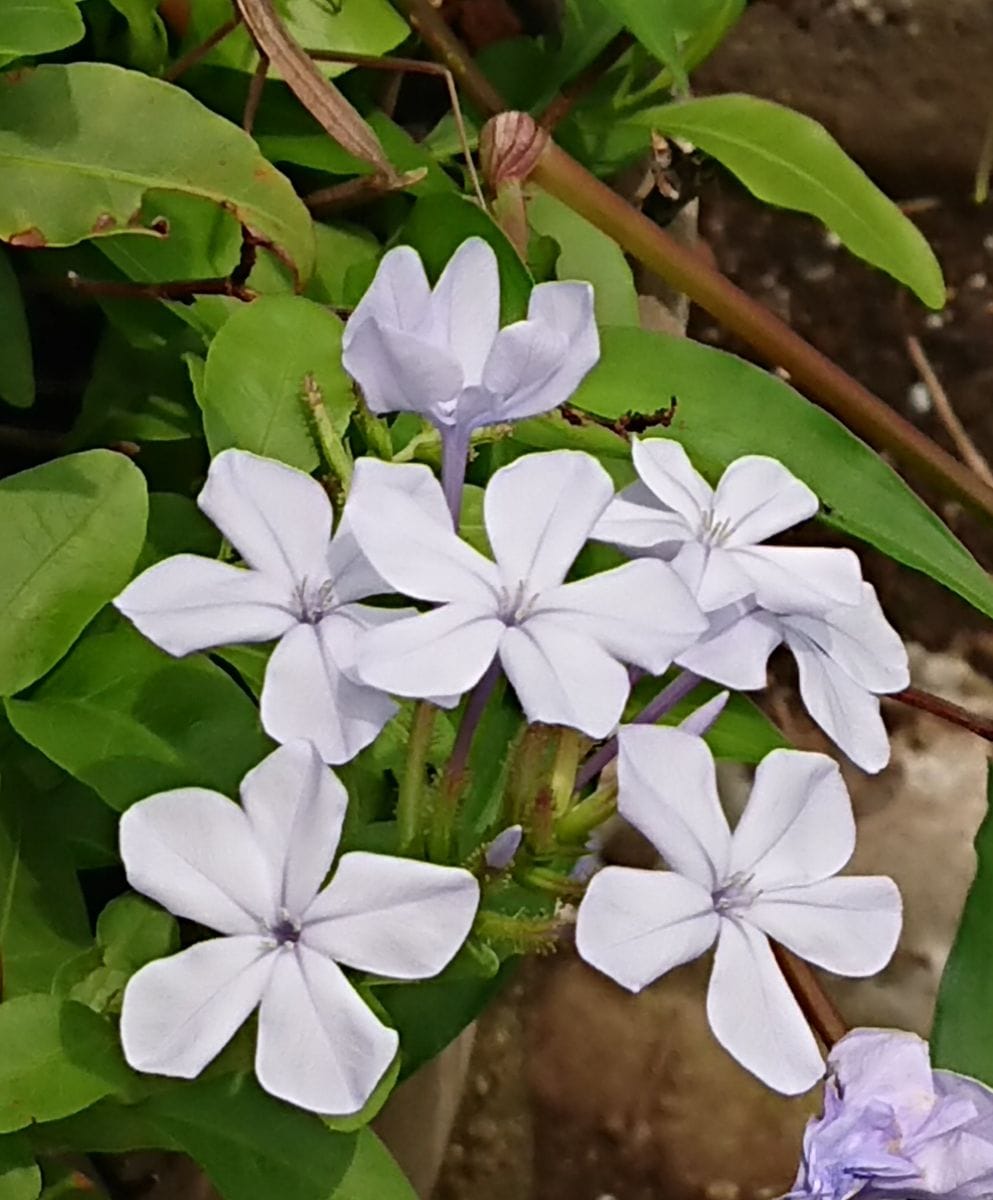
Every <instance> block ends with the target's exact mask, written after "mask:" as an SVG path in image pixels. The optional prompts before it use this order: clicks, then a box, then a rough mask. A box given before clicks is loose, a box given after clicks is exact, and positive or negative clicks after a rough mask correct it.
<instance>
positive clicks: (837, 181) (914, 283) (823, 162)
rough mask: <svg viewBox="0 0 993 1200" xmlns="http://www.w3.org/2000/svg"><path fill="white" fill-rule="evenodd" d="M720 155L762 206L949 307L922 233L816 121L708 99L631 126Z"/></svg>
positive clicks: (655, 112) (753, 101)
mask: <svg viewBox="0 0 993 1200" xmlns="http://www.w3.org/2000/svg"><path fill="white" fill-rule="evenodd" d="M630 119H631V120H633V121H637V122H638V123H641V124H644V125H648V126H650V127H651V128H653V129H658V130H660V131H661V132H662V133H666V134H670V135H672V136H673V137H680V138H687V139H688V140H689V141H691V142H692V143H693V144H694V145H696V146H699V147H700V148H701V149H702V150H705V151H706V152H707V153H708V154H712V155H713V156H714V158H716V159H718V160H719V161H720V162H722V163H723V164H724V166H726V167H727V168H728V169H729V170H731V171H733V172H734V173H735V175H737V176H738V178H739V179H740V180H741V181H742V183H743V184H744V185H745V186H746V187H747V188H748V189H749V191H751V192H753V193H754V194H755V195H756V196H758V198H759V199H760V200H765V201H767V202H768V203H770V204H778V205H779V206H781V207H782V208H792V209H796V210H797V211H799V212H805V213H810V214H811V215H813V216H815V217H817V218H818V219H819V220H821V221H823V222H824V224H825V225H826V226H827V227H828V228H829V229H831V230H833V231H834V232H835V233H836V234H837V235H838V237H839V238H841V240H842V241H843V242H844V244H845V245H846V246H847V247H848V249H849V250H851V251H852V252H853V253H854V254H857V255H859V257H860V258H864V259H865V260H866V261H867V262H870V263H872V264H873V266H876V267H881V268H882V269H883V270H884V271H887V272H889V274H890V275H892V276H893V277H894V278H895V279H899V280H900V282H901V283H904V284H906V285H907V287H909V288H910V289H911V290H912V291H914V292H916V293H917V295H918V296H919V297H920V298H921V299H922V300H923V301H924V303H925V304H927V305H930V307H931V308H941V307H942V306H943V305H944V303H945V283H944V280H943V279H942V276H941V267H940V266H939V265H938V260H937V259H936V258H935V256H934V253H933V252H932V250H931V247H930V246H929V245H928V244H927V242H926V241H925V239H924V236H923V234H922V233H921V232H920V230H919V229H918V228H917V226H916V225H914V223H913V222H912V221H911V220H910V219H909V218H907V217H905V216H904V215H903V213H902V212H901V211H900V210H899V209H898V208H897V206H896V205H895V204H894V203H893V202H892V201H891V200H888V199H887V198H886V196H884V195H883V193H882V192H881V191H880V190H879V188H877V187H876V185H875V184H874V183H873V182H872V180H871V179H870V178H869V177H868V175H866V174H865V172H864V171H863V170H862V169H861V167H859V166H857V165H856V164H855V163H854V162H852V160H851V159H850V158H849V157H848V155H847V154H845V152H844V151H843V150H842V149H841V147H840V146H839V145H838V143H837V142H836V141H835V140H834V138H833V137H831V135H830V134H829V133H828V132H827V130H826V129H824V127H823V126H821V125H819V124H818V123H817V122H816V121H813V120H811V118H810V117H806V116H804V115H803V114H802V113H798V112H794V111H793V110H792V109H790V108H784V107H783V106H782V105H780V104H773V103H772V102H771V101H769V100H759V99H757V98H756V97H755V96H739V95H729V96H705V97H703V98H702V99H700V100H688V101H685V102H683V103H680V104H666V105H663V106H661V107H657V108H650V109H646V110H644V111H643V112H641V113H639V114H637V115H635V116H633V117H632V118H630Z"/></svg>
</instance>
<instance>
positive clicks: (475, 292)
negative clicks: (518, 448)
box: [342, 238, 600, 511]
mask: <svg viewBox="0 0 993 1200" xmlns="http://www.w3.org/2000/svg"><path fill="white" fill-rule="evenodd" d="M342 350H343V354H342V362H343V363H344V366H345V370H346V371H348V373H349V374H350V375H351V376H352V377H353V378H354V379H355V380H356V382H357V383H358V384H359V386H360V387H361V388H362V392H363V394H364V395H365V398H366V402H367V403H368V405H369V407H370V408H371V409H372V411H373V412H376V413H390V412H400V411H404V412H415V413H419V414H420V415H421V416H423V417H426V418H427V420H429V421H431V422H432V424H434V425H435V426H436V427H437V429H438V431H439V432H440V434H441V437H442V443H443V462H442V474H443V482H444V485H445V495H446V497H447V499H448V502H449V504H450V505H451V506H452V507H453V511H457V508H458V499H459V494H460V492H461V486H462V477H463V472H464V470H465V458H466V453H467V451H468V448H469V438H470V436H471V434H472V432H473V430H475V429H479V428H481V427H482V426H484V425H498V424H503V423H504V422H507V421H519V420H522V419H523V418H524V417H533V416H536V415H537V414H539V413H544V412H548V411H550V410H551V409H553V408H556V407H557V406H558V405H560V404H562V403H563V402H564V401H566V400H568V399H569V397H570V396H571V395H572V393H573V392H574V391H575V390H576V388H577V387H578V386H579V384H580V382H581V381H582V379H583V377H584V376H585V375H586V374H587V372H588V371H589V370H590V369H591V368H592V367H593V366H594V365H595V364H596V362H597V360H598V359H599V357H600V340H599V336H598V334H597V328H596V323H595V321H594V317H593V289H592V288H591V287H590V285H589V284H588V283H540V284H538V286H537V287H536V288H535V289H534V290H533V291H532V293H531V299H530V302H529V304H528V315H527V320H524V321H517V322H515V323H514V324H512V325H507V326H505V327H504V328H503V329H501V328H500V276H499V271H498V268H497V259H496V255H495V254H494V253H493V250H492V249H491V248H490V246H489V244H488V243H487V242H485V241H483V240H482V239H481V238H469V239H468V240H467V241H465V242H463V243H462V245H461V246H460V247H459V248H458V250H457V251H456V252H455V254H454V255H452V257H451V259H450V260H449V262H448V264H447V266H446V267H445V269H444V270H443V271H442V273H441V276H440V278H439V279H438V282H437V284H436V285H435V288H434V290H433V291H432V290H431V287H430V285H429V284H428V280H427V276H426V275H425V273H424V266H423V264H422V262H421V259H420V257H419V255H418V254H417V251H416V250H413V249H412V248H411V247H410V246H397V247H396V248H395V249H393V250H391V251H389V253H388V254H386V255H385V256H384V257H383V260H382V262H381V263H380V265H379V269H378V271H377V272H376V276H375V278H374V279H373V281H372V284H371V286H370V287H369V290H368V291H367V292H366V294H365V295H364V296H363V297H362V299H361V301H360V302H359V304H358V306H357V307H356V309H355V311H354V312H353V313H352V315H351V317H350V318H349V321H348V324H347V325H346V326H345V334H344V338H343V340H342Z"/></svg>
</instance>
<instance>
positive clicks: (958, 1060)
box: [931, 768, 993, 1086]
mask: <svg viewBox="0 0 993 1200" xmlns="http://www.w3.org/2000/svg"><path fill="white" fill-rule="evenodd" d="M986 794H987V800H988V801H989V802H990V803H991V807H990V808H988V809H987V812H986V816H985V817H984V818H983V823H982V825H980V827H979V832H978V833H977V834H976V858H977V866H976V877H975V879H974V880H973V884H972V887H971V888H970V889H969V895H968V898H967V899H966V902H965V910H964V912H963V913H962V921H961V924H960V925H959V929H958V933H957V934H956V936H955V944H954V945H953V946H952V952H951V954H950V955H949V956H948V962H947V964H946V966H945V972H944V974H943V975H942V977H941V987H940V988H939V990H938V1005H937V1009H936V1011H935V1017H934V1029H933V1030H932V1033H931V1059H932V1061H933V1063H934V1065H935V1066H936V1067H945V1068H947V1069H948V1070H951V1071H961V1072H963V1073H964V1074H966V1075H971V1076H972V1077H973V1078H974V1079H981V1080H982V1081H983V1082H984V1083H987V1084H990V1085H991V1086H993V1037H991V1036H990V1028H991V1022H993V955H991V954H990V918H991V914H993V768H990V770H989V775H988V782H987V789H986Z"/></svg>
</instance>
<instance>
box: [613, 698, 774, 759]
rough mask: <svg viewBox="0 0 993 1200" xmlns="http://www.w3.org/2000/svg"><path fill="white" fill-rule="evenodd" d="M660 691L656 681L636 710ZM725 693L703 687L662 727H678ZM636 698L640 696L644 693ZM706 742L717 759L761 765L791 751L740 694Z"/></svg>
mask: <svg viewBox="0 0 993 1200" xmlns="http://www.w3.org/2000/svg"><path fill="white" fill-rule="evenodd" d="M658 690H659V685H658V681H657V680H655V681H653V683H652V687H651V688H649V689H647V693H646V694H645V695H644V703H641V704H638V705H637V706H632V707H633V708H634V710H635V711H637V709H638V708H643V707H644V705H645V704H647V703H648V701H649V700H650V699H651V697H652V696H653V695H654V694H655V693H656V692H658ZM723 690H724V689H723V688H721V687H719V686H718V685H717V684H715V683H702V684H700V685H699V686H698V687H697V688H695V689H694V691H693V694H692V695H691V696H688V697H687V698H686V699H685V700H682V701H681V702H680V703H679V704H677V705H676V707H675V708H674V709H672V711H671V712H668V713H666V715H665V717H664V719H663V721H662V724H663V725H678V724H679V723H680V721H682V720H684V719H685V718H686V717H688V716H689V715H690V713H692V712H693V711H694V710H695V709H698V708H699V707H700V706H701V705H702V704H706V703H707V701H708V700H710V699H711V698H712V697H713V696H716V695H717V693H718V692H720V691H723ZM636 694H640V689H639V691H638V693H636ZM633 715H634V713H633V712H632V716H633ZM703 740H704V741H705V742H706V743H707V745H708V746H709V747H710V749H711V752H712V753H713V755H714V757H715V758H720V759H727V760H728V761H730V762H740V763H760V762H761V761H762V759H763V758H765V756H766V755H767V754H769V753H770V752H771V751H773V750H781V749H784V748H785V749H788V748H789V746H790V743H789V742H788V741H787V740H786V739H785V738H784V737H783V735H782V734H781V733H780V732H779V730H778V729H777V728H776V727H775V725H773V723H772V722H771V721H770V720H769V718H768V717H767V716H766V715H765V713H764V712H762V710H761V709H760V708H758V707H757V706H756V705H755V704H754V703H753V702H752V701H751V700H749V698H748V697H747V696H743V695H742V694H741V693H740V692H732V693H731V695H730V696H729V697H728V702H727V704H726V705H725V706H724V711H723V712H722V713H721V715H720V716H719V717H718V718H717V720H716V721H715V722H714V724H713V725H712V726H711V728H710V729H709V730H708V731H707V734H706V735H705V737H704V739H703Z"/></svg>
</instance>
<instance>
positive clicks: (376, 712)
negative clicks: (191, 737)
mask: <svg viewBox="0 0 993 1200" xmlns="http://www.w3.org/2000/svg"><path fill="white" fill-rule="evenodd" d="M197 502H198V504H199V505H200V508H201V509H202V510H203V511H204V512H205V513H206V514H207V516H208V517H210V519H211V520H212V521H213V523H214V524H215V525H216V526H217V528H218V529H220V531H221V532H222V533H223V534H224V536H225V537H226V538H227V539H228V540H229V541H230V542H231V544H232V545H233V546H234V547H235V549H236V550H237V551H238V552H239V554H240V555H241V557H242V559H243V560H244V562H245V564H246V567H247V568H248V569H247V570H246V569H245V567H236V566H233V565H232V564H230V563H223V562H218V561H216V560H215V559H210V558H204V557H201V556H200V555H198V554H177V555H175V556H174V557H172V558H167V559H165V561H163V562H160V563H156V565H155V566H153V567H149V569H148V570H147V571H144V572H143V573H142V574H141V575H139V576H138V578H137V579H135V580H134V581H133V582H132V583H130V584H129V585H128V587H126V588H125V589H124V591H123V592H122V593H121V595H120V596H118V597H117V599H116V600H115V601H114V604H115V606H116V607H117V608H118V609H119V610H120V611H121V612H122V613H124V615H125V616H126V617H128V618H129V619H130V620H131V621H132V622H133V623H134V624H135V625H136V626H137V628H138V629H139V630H140V631H141V632H142V633H143V634H144V635H145V637H147V638H149V639H150V640H151V641H153V642H154V643H155V644H156V645H157V646H161V647H162V649H163V650H167V651H168V652H169V653H170V654H174V655H184V654H190V653H192V652H193V651H195V650H204V649H207V648H209V647H213V646H224V645H232V644H234V643H237V642H266V641H270V640H272V639H275V638H278V639H279V644H278V645H277V646H276V648H275V650H274V651H273V653H272V655H271V657H270V659H269V662H268V665H267V667H266V673H265V683H264V685H263V688H262V695H261V697H260V707H261V713H262V724H263V726H264V727H265V730H266V732H267V733H268V734H270V735H271V736H272V737H273V738H275V739H276V740H277V741H279V742H285V741H289V740H291V739H292V738H308V739H309V740H311V741H312V742H313V743H314V744H315V745H316V746H317V748H318V750H319V751H320V752H321V754H322V755H323V757H324V760H325V762H329V763H342V762H347V761H348V760H349V759H351V758H353V757H354V756H355V755H356V754H357V753H358V752H359V751H360V750H361V749H362V748H363V747H365V746H367V745H368V744H369V743H370V742H371V741H372V740H373V739H374V738H375V737H376V736H377V734H378V733H379V731H380V730H381V729H382V728H383V726H384V725H385V724H386V722H387V721H388V720H389V719H390V717H392V716H393V714H394V713H395V712H396V705H395V704H394V703H393V701H392V700H391V699H390V698H389V696H387V695H385V694H384V693H383V692H380V691H377V690H376V689H374V688H370V687H366V686H363V685H362V684H360V683H358V682H357V681H356V680H355V679H353V678H350V677H349V676H348V675H346V673H345V672H346V671H347V670H348V669H349V667H350V666H351V662H352V656H353V648H354V643H355V638H356V635H357V634H358V633H359V632H360V631H361V630H363V629H365V628H366V627H368V626H369V625H370V624H376V623H378V622H382V621H388V620H393V619H395V618H396V616H397V615H398V613H397V611H396V610H390V609H382V608H373V607H371V606H370V605H365V604H358V603H356V601H358V600H361V599H362V598H364V597H366V596H370V595H373V594H376V593H382V592H385V591H388V590H389V588H388V586H387V585H386V584H385V583H384V582H383V580H382V579H380V578H379V576H378V575H377V574H376V573H375V572H374V571H373V570H372V568H371V567H370V566H369V563H368V562H367V561H366V560H365V558H364V557H363V556H362V554H361V553H360V551H359V549H358V546H357V545H356V543H355V539H354V537H353V536H352V534H351V531H350V530H349V528H348V515H347V511H346V513H345V514H344V515H343V517H342V519H341V521H340V522H339V524H338V529H337V531H336V533H335V535H334V538H332V537H331V523H332V512H331V504H330V501H329V500H328V497H327V495H326V493H325V491H324V489H323V488H322V487H321V485H320V484H319V483H318V482H317V481H316V480H315V479H312V478H310V476H309V475H305V474H304V473H303V472H302V471H297V470H294V468H292V467H288V466H286V465H284V464H283V463H279V462H275V461H273V460H271V459H267V458H259V457H258V456H257V455H254V454H249V453H247V452H246V451H243V450H225V451H223V452H222V453H220V454H219V455H218V456H217V457H216V458H215V459H214V460H213V462H212V463H211V465H210V470H209V472H208V475H207V482H206V484H205V485H204V488H203V490H202V491H201V493H200V496H199V498H198V501H197Z"/></svg>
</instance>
